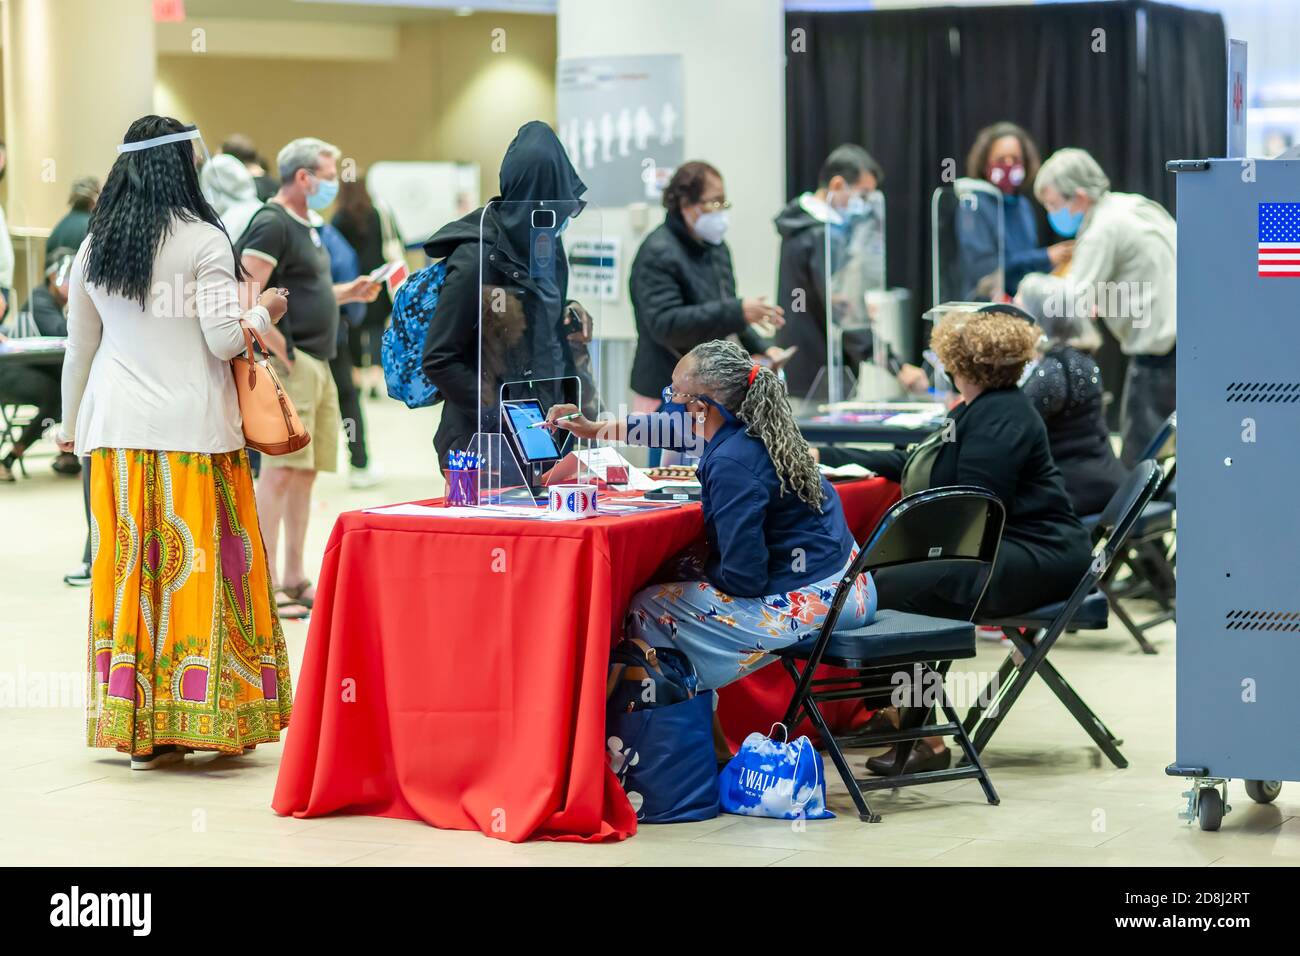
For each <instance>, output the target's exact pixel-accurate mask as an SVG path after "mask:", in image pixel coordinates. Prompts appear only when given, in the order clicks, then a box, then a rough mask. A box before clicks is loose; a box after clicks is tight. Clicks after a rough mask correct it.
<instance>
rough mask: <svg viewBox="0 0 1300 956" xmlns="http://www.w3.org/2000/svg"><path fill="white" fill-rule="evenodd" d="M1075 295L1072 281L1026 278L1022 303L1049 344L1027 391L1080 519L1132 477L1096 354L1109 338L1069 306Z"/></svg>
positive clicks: (1018, 298)
mask: <svg viewBox="0 0 1300 956" xmlns="http://www.w3.org/2000/svg"><path fill="white" fill-rule="evenodd" d="M1068 294H1069V287H1068V286H1067V285H1066V283H1064V282H1062V281H1061V280H1060V279H1058V278H1057V277H1055V276H1049V275H1045V274H1043V273H1041V272H1031V273H1030V274H1029V275H1027V276H1025V277H1024V278H1023V279H1022V280H1021V281H1020V288H1019V289H1018V290H1017V292H1016V304H1017V305H1019V306H1020V307H1021V308H1023V309H1024V310H1025V311H1026V312H1028V313H1029V314H1030V315H1031V316H1033V317H1034V318H1035V319H1036V320H1037V321H1038V324H1039V325H1041V326H1042V327H1043V331H1044V332H1045V333H1046V335H1047V340H1048V342H1047V348H1046V349H1045V351H1044V352H1043V355H1042V357H1041V358H1040V359H1039V360H1038V364H1037V365H1035V366H1034V368H1033V370H1032V371H1031V372H1030V373H1029V378H1028V379H1027V380H1026V381H1025V383H1024V384H1023V385H1022V386H1021V389H1022V390H1023V391H1024V393H1025V395H1026V396H1027V397H1028V398H1029V401H1030V402H1031V403H1032V404H1033V406H1034V409H1035V410H1036V411H1037V412H1038V414H1039V415H1042V416H1043V421H1044V422H1045V423H1046V425H1047V440H1048V442H1049V443H1050V444H1051V447H1052V458H1053V459H1054V460H1055V461H1056V465H1057V467H1058V468H1060V469H1061V474H1062V476H1064V478H1065V492H1066V494H1067V495H1069V497H1070V503H1071V504H1072V505H1073V506H1074V511H1075V514H1080V515H1095V514H1098V513H1099V512H1101V511H1102V510H1103V509H1104V508H1105V507H1106V504H1107V502H1109V501H1110V499H1111V496H1112V495H1114V494H1115V492H1116V491H1117V490H1119V486H1120V485H1122V484H1123V483H1124V479H1125V478H1126V477H1127V475H1128V472H1127V470H1126V469H1125V468H1124V466H1123V464H1121V463H1120V460H1119V458H1118V457H1117V456H1116V455H1115V449H1114V448H1113V447H1112V446H1111V443H1110V429H1109V428H1108V427H1107V426H1106V408H1105V404H1104V402H1103V395H1104V392H1105V389H1104V387H1103V385H1102V380H1101V369H1100V368H1099V367H1098V365H1097V361H1096V359H1094V358H1093V357H1092V354H1091V353H1092V350H1093V349H1095V348H1097V347H1098V346H1100V345H1101V335H1100V334H1098V332H1097V329H1096V328H1095V327H1094V326H1093V324H1092V321H1091V320H1090V318H1089V317H1088V316H1086V315H1078V314H1076V312H1075V310H1073V309H1065V308H1063V304H1064V303H1065V296H1067V295H1068Z"/></svg>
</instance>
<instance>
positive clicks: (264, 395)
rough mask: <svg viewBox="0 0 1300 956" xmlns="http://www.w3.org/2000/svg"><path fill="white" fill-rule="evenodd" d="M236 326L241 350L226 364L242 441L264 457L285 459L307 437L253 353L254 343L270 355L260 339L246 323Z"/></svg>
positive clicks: (267, 366) (275, 380)
mask: <svg viewBox="0 0 1300 956" xmlns="http://www.w3.org/2000/svg"><path fill="white" fill-rule="evenodd" d="M239 325H240V328H242V329H243V330H244V345H245V350H244V354H243V355H237V356H235V357H234V358H232V359H231V360H230V370H231V371H232V372H233V373H234V376H235V391H236V392H237V393H238V395H239V414H240V415H242V416H243V418H244V441H245V442H246V443H247V445H248V447H249V448H256V449H257V450H258V451H260V452H262V454H264V455H288V454H290V453H291V452H295V451H297V450H298V449H299V448H303V447H305V446H306V445H307V443H308V442H310V441H311V435H309V434H307V429H306V428H304V427H303V424H302V420H301V419H300V418H298V412H297V410H296V409H295V408H294V407H293V402H291V401H290V400H289V396H288V395H287V394H285V391H284V386H283V385H281V384H280V376H278V375H276V374H275V369H273V368H271V363H270V362H269V361H267V360H266V359H265V358H261V359H259V358H257V356H256V354H255V353H254V352H253V343H254V342H256V343H257V345H258V347H259V348H260V349H261V350H262V354H263V355H264V356H265V355H270V354H271V352H270V350H269V349H267V347H266V344H265V343H264V342H263V341H262V337H261V336H260V335H258V334H257V333H256V332H255V331H253V329H252V328H251V327H250V326H249V324H248V323H247V322H240V323H239Z"/></svg>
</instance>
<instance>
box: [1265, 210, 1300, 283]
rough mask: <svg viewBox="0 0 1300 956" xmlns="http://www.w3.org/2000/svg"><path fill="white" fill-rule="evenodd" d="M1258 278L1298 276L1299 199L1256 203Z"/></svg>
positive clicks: (1299, 264) (1299, 258)
mask: <svg viewBox="0 0 1300 956" xmlns="http://www.w3.org/2000/svg"><path fill="white" fill-rule="evenodd" d="M1259 274H1260V277H1261V278H1270V279H1272V278H1285V277H1291V278H1300V202H1262V203H1260V204H1259Z"/></svg>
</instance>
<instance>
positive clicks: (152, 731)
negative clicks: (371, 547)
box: [59, 116, 291, 769]
mask: <svg viewBox="0 0 1300 956" xmlns="http://www.w3.org/2000/svg"><path fill="white" fill-rule="evenodd" d="M198 136H199V134H198V130H197V129H195V128H194V127H186V126H183V125H181V123H179V122H178V121H177V120H174V119H170V118H166V117H160V116H146V117H144V118H143V119H139V120H136V121H135V122H134V123H132V124H131V127H130V128H129V129H128V130H127V132H126V136H125V138H124V142H123V143H122V145H121V146H120V147H118V157H117V161H116V162H115V163H114V164H113V169H112V171H111V172H110V173H109V176H108V181H107V182H106V183H105V184H104V191H103V194H102V195H101V197H100V200H99V204H98V205H97V206H96V207H95V212H94V215H93V217H92V219H91V221H90V233H89V235H88V236H87V237H86V241H85V242H84V243H82V246H81V249H80V250H79V251H78V253H77V257H76V260H75V261H74V263H73V268H72V280H71V288H70V290H69V301H68V352H67V357H66V359H65V361H64V365H63V425H62V426H61V429H60V435H59V446H60V448H64V449H71V448H75V451H76V453H77V455H78V456H83V455H88V456H90V459H91V476H90V486H91V492H90V493H91V539H92V544H93V554H92V558H91V601H90V640H89V650H88V660H87V666H88V669H89V670H90V672H91V675H92V686H93V687H94V689H95V692H94V694H93V697H92V700H91V702H90V709H89V713H88V714H87V738H88V743H89V744H90V745H91V746H95V747H114V748H116V749H117V750H119V751H121V752H124V753H129V754H130V755H131V766H132V767H133V768H140V769H148V768H151V767H153V766H156V765H157V764H159V763H162V762H168V761H172V760H178V759H180V758H181V757H182V756H183V755H184V754H185V753H187V752H189V751H191V750H216V751H220V752H223V753H228V754H238V753H242V752H244V751H245V750H248V749H251V748H252V747H255V746H256V745H257V744H259V743H266V742H270V741H275V740H278V739H279V736H280V730H281V729H282V728H283V727H284V726H285V725H286V724H287V723H288V720H289V712H290V699H291V694H290V688H289V665H288V657H287V654H286V651H285V644H284V636H283V634H282V633H281V631H280V621H279V618H278V617H277V615H276V610H275V601H274V600H273V598H272V596H271V588H270V578H269V576H268V574H267V567H266V555H265V551H264V549H263V546H262V535H261V531H260V529H259V527H258V522H257V507H256V502H255V501H254V498H253V479H252V474H251V472H250V471H249V467H248V457H247V455H246V454H245V452H244V436H243V431H242V428H241V420H240V415H239V403H238V398H237V396H236V393H235V386H234V380H233V378H232V376H231V371H230V365H229V360H230V359H231V358H232V357H233V356H235V355H236V354H238V353H239V352H241V351H242V350H243V348H244V337H243V333H242V331H241V328H240V323H241V320H242V321H243V322H246V323H248V324H249V325H250V326H252V327H253V328H254V329H256V330H258V331H259V332H262V331H265V330H267V329H269V328H270V327H271V325H272V323H273V322H275V321H278V320H279V318H280V316H282V315H283V314H284V311H285V306H286V300H285V298H284V296H283V294H281V293H280V291H279V290H268V292H266V293H263V295H262V296H261V298H259V300H258V304H257V305H256V306H255V307H254V308H252V309H249V310H248V311H247V312H245V313H243V314H242V315H241V309H240V306H239V289H238V285H237V283H236V276H237V274H238V273H237V270H238V266H237V259H236V257H235V254H234V250H233V249H232V248H231V244H230V239H229V238H228V237H227V235H226V233H225V231H224V230H223V229H222V226H221V220H220V219H219V218H218V217H217V214H216V213H215V212H213V210H212V208H211V206H209V205H208V203H207V202H206V201H205V200H204V198H203V195H202V193H201V192H200V190H199V180H198V174H197V170H196V169H195V150H194V146H195V144H194V142H193V141H194V140H196V139H198Z"/></svg>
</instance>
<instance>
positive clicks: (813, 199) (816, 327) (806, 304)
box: [774, 143, 928, 398]
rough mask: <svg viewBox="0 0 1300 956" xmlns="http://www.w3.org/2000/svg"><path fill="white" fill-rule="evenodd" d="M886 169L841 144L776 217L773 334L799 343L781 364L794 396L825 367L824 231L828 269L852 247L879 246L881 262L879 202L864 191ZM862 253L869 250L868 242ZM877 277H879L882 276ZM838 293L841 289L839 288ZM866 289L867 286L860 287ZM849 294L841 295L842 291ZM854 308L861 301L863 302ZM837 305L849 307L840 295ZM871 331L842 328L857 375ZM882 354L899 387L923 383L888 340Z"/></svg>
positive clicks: (869, 354) (872, 188)
mask: <svg viewBox="0 0 1300 956" xmlns="http://www.w3.org/2000/svg"><path fill="white" fill-rule="evenodd" d="M884 178H885V174H884V170H882V169H881V168H880V164H879V163H878V162H876V160H875V158H874V157H873V156H872V155H871V154H870V153H868V152H867V151H866V150H865V149H863V148H862V147H861V146H857V145H855V144H853V143H845V144H844V145H842V146H837V147H836V148H835V149H833V150H832V151H831V154H830V155H829V156H827V157H826V161H825V162H824V163H823V164H822V168H821V172H820V173H819V174H818V176H817V191H816V192H808V193H804V194H802V195H801V196H798V197H796V198H794V199H792V200H790V202H789V203H787V204H786V206H785V208H784V209H782V210H781V212H780V213H779V214H778V215H777V217H776V219H775V220H774V222H775V224H776V231H777V232H778V233H779V234H780V236H781V258H780V266H779V269H778V275H777V294H776V301H777V303H778V304H779V305H780V306H781V308H782V309H783V310H784V312H785V319H786V322H785V326H784V327H782V328H781V329H780V331H778V332H777V334H776V344H777V345H779V346H781V347H782V348H789V347H791V346H796V347H798V351H797V352H795V353H794V355H792V356H791V357H790V360H789V362H788V363H787V364H786V366H785V380H786V384H787V386H788V387H789V389H790V395H791V397H792V398H803V397H804V396H806V395H807V394H808V392H809V391H810V390H811V389H812V387H813V385H814V383H815V382H817V381H818V376H819V375H820V374H821V373H822V370H823V369H825V368H826V352H827V349H826V238H827V230H828V229H829V230H830V238H831V244H832V245H831V258H832V265H831V268H832V269H833V270H839V269H844V268H846V266H845V263H846V261H847V259H848V258H849V257H850V256H851V255H852V254H853V252H852V250H854V249H855V248H858V247H860V246H868V247H869V246H870V245H872V244H875V245H879V246H880V251H878V252H876V253H875V254H874V258H875V259H876V260H877V261H878V262H879V263H880V265H881V266H882V267H883V264H884V256H883V242H884V235H883V233H882V230H883V228H884V223H883V222H882V221H881V217H880V213H879V211H878V209H877V208H876V207H875V206H874V205H873V204H872V203H871V201H870V197H871V196H872V194H874V193H876V191H877V190H878V189H879V188H880V184H881V183H882V182H883V181H884ZM862 251H863V252H867V253H868V254H871V253H870V250H869V249H863V250H862ZM879 281H881V282H882V283H883V281H884V277H883V276H880V277H879ZM838 291H840V294H841V295H843V294H844V290H838ZM859 291H865V290H859ZM845 299H847V296H845ZM857 306H858V308H865V304H864V303H862V302H860V301H859V302H858V303H857ZM837 308H845V309H847V308H849V303H848V302H847V301H844V302H843V303H840V302H838V297H837ZM874 346H875V343H874V341H873V337H872V334H871V330H870V329H869V328H868V329H862V330H856V329H855V330H853V331H846V332H845V333H844V359H845V367H846V368H849V369H851V370H852V371H853V372H854V373H855V374H856V372H857V365H858V363H859V362H864V361H871V360H872V358H873V353H874V351H875V347H874ZM883 361H884V363H885V365H886V367H888V368H889V370H890V371H891V372H893V373H894V374H895V375H896V376H897V378H898V381H899V384H900V385H902V386H903V388H905V389H908V390H912V389H924V388H925V387H926V385H927V384H928V383H927V382H926V378H925V373H924V372H923V371H921V370H920V369H919V368H917V367H916V366H915V365H909V364H908V363H906V362H904V361H903V360H902V359H901V358H899V357H898V356H897V355H895V354H894V350H893V349H892V348H889V347H888V344H886V348H885V354H884V356H883Z"/></svg>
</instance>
